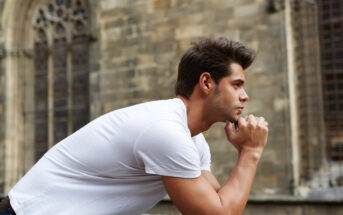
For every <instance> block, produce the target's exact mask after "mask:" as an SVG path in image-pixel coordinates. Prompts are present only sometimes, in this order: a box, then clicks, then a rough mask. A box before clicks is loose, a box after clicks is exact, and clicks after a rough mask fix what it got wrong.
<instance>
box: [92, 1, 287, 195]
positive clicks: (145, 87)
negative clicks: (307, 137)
mask: <svg viewBox="0 0 343 215" xmlns="http://www.w3.org/2000/svg"><path fill="white" fill-rule="evenodd" d="M100 7H101V8H100V11H101V12H100V26H101V28H100V34H101V37H100V55H101V58H100V59H101V60H100V72H99V86H100V89H99V96H100V98H101V101H100V103H101V105H102V111H103V112H108V111H110V110H113V109H117V108H120V107H123V106H127V105H132V104H136V103H139V102H143V101H148V100H155V99H165V98H170V97H173V96H174V93H173V87H174V82H175V79H176V72H177V65H178V62H179V60H180V58H181V56H182V54H183V53H184V52H185V51H186V50H187V49H188V48H189V47H190V43H191V42H193V41H198V40H199V39H200V38H204V37H217V36H225V37H228V38H229V39H232V40H237V41H241V42H243V43H245V44H247V45H248V46H250V47H252V48H255V49H256V50H257V52H258V56H257V59H256V62H255V63H254V64H253V65H252V66H251V68H250V69H248V71H247V72H246V78H247V85H246V89H247V92H248V94H249V95H250V101H249V102H248V103H247V105H246V109H245V113H252V114H256V115H259V116H264V117H265V118H266V119H267V120H268V121H269V123H270V125H271V126H270V137H269V145H268V147H267V148H266V150H265V153H264V157H263V159H262V161H261V163H260V165H259V168H258V173H257V176H256V181H255V183H254V187H253V190H252V194H256V195H260V194H262V195H265V194H275V193H279V194H280V193H283V194H289V193H290V183H291V171H290V168H291V167H290V150H289V147H290V140H289V138H288V136H289V126H290V125H289V115H288V114H289V110H288V88H287V73H286V71H287V61H286V51H285V47H286V45H285V39H284V38H285V35H284V29H285V23H284V21H283V20H284V11H283V10H282V8H280V9H281V10H279V11H275V10H274V11H272V13H271V12H268V10H267V9H268V4H267V1H261V0H244V1H227V0H216V1H201V0H191V1H180V0H150V1H139V0H138V1H137V0H136V1H109V0H102V1H101V2H100ZM205 136H206V137H207V139H208V142H209V143H210V146H211V151H212V155H213V157H212V161H213V172H214V173H215V175H216V176H217V177H218V179H219V181H220V182H224V181H225V180H226V179H227V178H228V175H229V173H230V171H231V170H232V168H233V166H234V164H235V160H236V152H235V150H234V149H233V147H231V146H230V145H229V144H228V143H227V141H226V138H225V134H224V132H223V124H218V125H215V126H214V127H213V128H211V129H210V130H209V131H208V132H206V133H205Z"/></svg>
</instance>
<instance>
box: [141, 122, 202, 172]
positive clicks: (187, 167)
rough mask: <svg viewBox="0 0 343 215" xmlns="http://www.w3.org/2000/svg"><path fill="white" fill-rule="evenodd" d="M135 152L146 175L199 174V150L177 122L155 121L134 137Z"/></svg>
mask: <svg viewBox="0 0 343 215" xmlns="http://www.w3.org/2000/svg"><path fill="white" fill-rule="evenodd" d="M134 151H135V155H136V159H137V161H138V162H139V163H143V165H144V168H145V172H146V173H148V174H156V175H163V176H173V177H181V178H196V177H198V176H200V174H201V167H200V156H199V153H198V150H197V148H196V146H195V145H194V142H193V141H192V138H191V137H190V136H189V135H188V134H187V132H186V131H185V129H184V128H183V127H182V125H180V124H178V123H177V122H172V121H158V122H155V123H154V124H152V125H150V126H149V127H148V128H147V129H146V130H145V131H144V132H143V133H142V134H141V135H140V136H139V138H138V139H137V140H136V143H135V147H134Z"/></svg>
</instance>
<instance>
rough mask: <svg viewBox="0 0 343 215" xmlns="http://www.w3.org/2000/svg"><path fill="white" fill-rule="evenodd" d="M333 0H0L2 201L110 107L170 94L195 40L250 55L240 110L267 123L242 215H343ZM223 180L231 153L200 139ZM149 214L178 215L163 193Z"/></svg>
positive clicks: (341, 73) (337, 27) (338, 11)
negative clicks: (222, 40)
mask: <svg viewBox="0 0 343 215" xmlns="http://www.w3.org/2000/svg"><path fill="white" fill-rule="evenodd" d="M342 11H343V2H342V1H341V0H239V1H238V0H211V1H205V0H188V1H182V0H0V155H1V156H0V194H2V195H5V194H6V193H7V192H8V190H9V189H10V188H11V187H12V186H13V185H14V184H15V183H16V182H17V181H18V180H19V179H20V178H21V177H22V176H23V175H24V174H25V172H27V171H28V170H29V169H30V167H31V166H32V165H33V164H34V163H35V162H36V161H37V160H38V159H39V158H40V157H41V156H42V154H43V153H44V152H45V151H46V150H47V149H49V147H51V146H52V145H54V144H55V143H56V142H58V141H59V140H61V139H62V138H64V137H65V136H67V135H68V134H70V133H72V132H73V131H75V130H77V129H78V128H79V127H81V126H82V125H84V124H85V123H87V122H88V121H90V120H92V119H94V118H95V117H97V116H99V115H101V114H103V113H106V112H109V111H111V110H114V109H118V108H120V107H124V106H128V105H132V104H136V103H140V102H144V101H150V100H157V99H166V98H171V97H173V96H174V93H173V86H174V82H175V79H176V71H177V65H178V61H179V60H180V58H181V56H182V54H183V53H184V51H185V50H186V49H187V48H188V47H189V46H190V43H191V42H193V41H198V40H199V39H201V38H204V37H214V36H225V37H228V38H230V39H232V40H236V41H241V42H243V43H245V44H247V45H248V46H250V47H252V48H255V49H256V50H257V52H258V56H257V59H256V61H255V62H254V64H253V65H252V66H251V68H249V69H248V70H247V71H246V78H247V85H246V89H247V92H248V94H249V96H250V101H249V102H248V103H247V105H246V108H245V114H248V113H252V114H256V115H262V116H264V117H265V118H266V119H267V120H268V121H269V124H270V136H269V139H268V146H267V147H266V149H265V152H264V154H263V158H262V160H261V162H260V164H259V167H258V170H257V174H256V178H255V181H254V185H253V188H252V192H251V196H250V198H249V202H248V206H247V208H246V210H245V212H244V214H295V215H298V214H299V215H300V214H311V215H312V214H333V215H334V214H337V215H338V214H343V206H342V205H343V12H342ZM205 136H206V138H207V141H208V142H209V143H210V147H211V152H212V170H213V172H214V174H215V175H216V176H217V178H218V179H219V181H220V182H222V183H223V182H225V180H226V179H227V178H228V176H229V173H230V171H231V170H232V168H233V166H234V164H235V160H236V156H237V155H236V152H235V150H234V149H233V147H232V146H230V144H228V143H227V141H226V139H225V134H224V131H223V125H222V124H216V125H215V126H214V127H213V128H211V129H210V130H209V131H207V132H206V133H205ZM148 213H149V214H179V213H178V212H177V210H176V209H175V207H174V206H173V205H172V203H171V202H170V200H168V198H166V199H165V200H163V201H162V202H161V203H159V204H158V205H157V206H155V207H154V208H153V209H152V210H151V211H150V212H148Z"/></svg>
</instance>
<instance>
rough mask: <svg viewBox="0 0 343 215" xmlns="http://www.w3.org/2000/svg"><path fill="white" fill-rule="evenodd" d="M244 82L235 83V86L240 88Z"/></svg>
mask: <svg viewBox="0 0 343 215" xmlns="http://www.w3.org/2000/svg"><path fill="white" fill-rule="evenodd" d="M241 85H242V84H241V83H234V84H233V86H234V87H236V88H239V87H240V86H241Z"/></svg>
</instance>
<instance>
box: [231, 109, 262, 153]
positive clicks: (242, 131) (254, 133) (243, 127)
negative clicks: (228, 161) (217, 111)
mask: <svg viewBox="0 0 343 215" xmlns="http://www.w3.org/2000/svg"><path fill="white" fill-rule="evenodd" d="M225 132H226V136H227V139H228V140H229V141H230V142H231V144H232V145H234V146H235V147H236V148H237V150H238V152H239V153H241V152H245V151H249V152H250V151H251V152H254V153H257V154H258V155H259V156H260V155H261V154H262V152H263V149H264V147H265V145H266V144H267V137H268V123H267V122H266V121H265V120H264V118H263V117H256V116H253V115H249V116H247V117H240V118H239V119H238V121H237V123H236V126H234V125H233V124H232V123H231V122H227V124H226V126H225Z"/></svg>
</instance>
